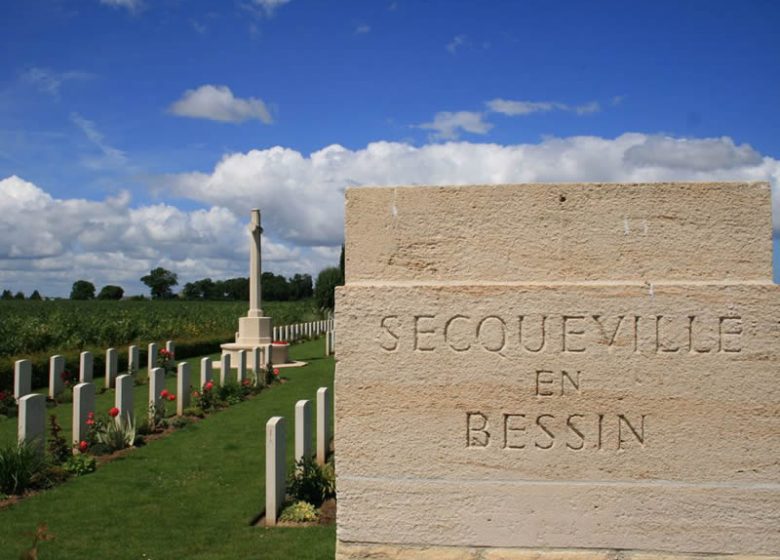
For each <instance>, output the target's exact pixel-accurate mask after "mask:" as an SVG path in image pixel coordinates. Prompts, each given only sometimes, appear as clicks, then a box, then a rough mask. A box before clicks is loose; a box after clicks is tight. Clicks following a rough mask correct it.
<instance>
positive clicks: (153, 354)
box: [146, 342, 157, 371]
mask: <svg viewBox="0 0 780 560" xmlns="http://www.w3.org/2000/svg"><path fill="white" fill-rule="evenodd" d="M156 367H157V344H155V343H154V342H152V343H151V344H149V346H148V347H147V355H146V369H147V370H148V371H152V370H153V369H154V368H156Z"/></svg>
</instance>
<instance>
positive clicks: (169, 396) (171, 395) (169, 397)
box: [168, 393, 176, 401]
mask: <svg viewBox="0 0 780 560" xmlns="http://www.w3.org/2000/svg"><path fill="white" fill-rule="evenodd" d="M168 400H169V401H175V400H176V395H174V394H173V393H171V394H170V395H168Z"/></svg>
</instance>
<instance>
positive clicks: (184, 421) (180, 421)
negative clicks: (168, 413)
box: [171, 416, 192, 430]
mask: <svg viewBox="0 0 780 560" xmlns="http://www.w3.org/2000/svg"><path fill="white" fill-rule="evenodd" d="M191 423H192V420H190V419H189V418H187V417H186V416H176V417H174V418H173V420H171V426H173V427H174V428H176V429H177V430H178V429H179V428H183V427H184V426H187V425H189V424H191Z"/></svg>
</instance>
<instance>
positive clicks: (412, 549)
mask: <svg viewBox="0 0 780 560" xmlns="http://www.w3.org/2000/svg"><path fill="white" fill-rule="evenodd" d="M778 558H780V556H760V555H759V556H756V555H752V554H750V555H744V554H683V553H669V552H659V551H642V550H623V549H620V550H608V549H583V548H580V549H576V548H567V549H564V548H558V549H552V548H545V549H532V548H492V547H487V548H482V547H479V548H476V547H465V548H464V547H455V546H404V545H392V544H376V543H345V542H342V541H336V560H364V559H365V560H369V559H370V560H390V559H395V560H412V559H414V560H777V559H778Z"/></svg>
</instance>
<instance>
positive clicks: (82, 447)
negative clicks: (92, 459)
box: [79, 440, 89, 453]
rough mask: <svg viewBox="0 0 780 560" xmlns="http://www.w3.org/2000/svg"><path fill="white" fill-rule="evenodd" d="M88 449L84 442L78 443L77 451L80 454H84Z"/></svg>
mask: <svg viewBox="0 0 780 560" xmlns="http://www.w3.org/2000/svg"><path fill="white" fill-rule="evenodd" d="M87 449H89V444H88V443H87V442H86V441H83V440H82V441H80V442H79V451H81V452H82V453H84V452H86V450H87Z"/></svg>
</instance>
